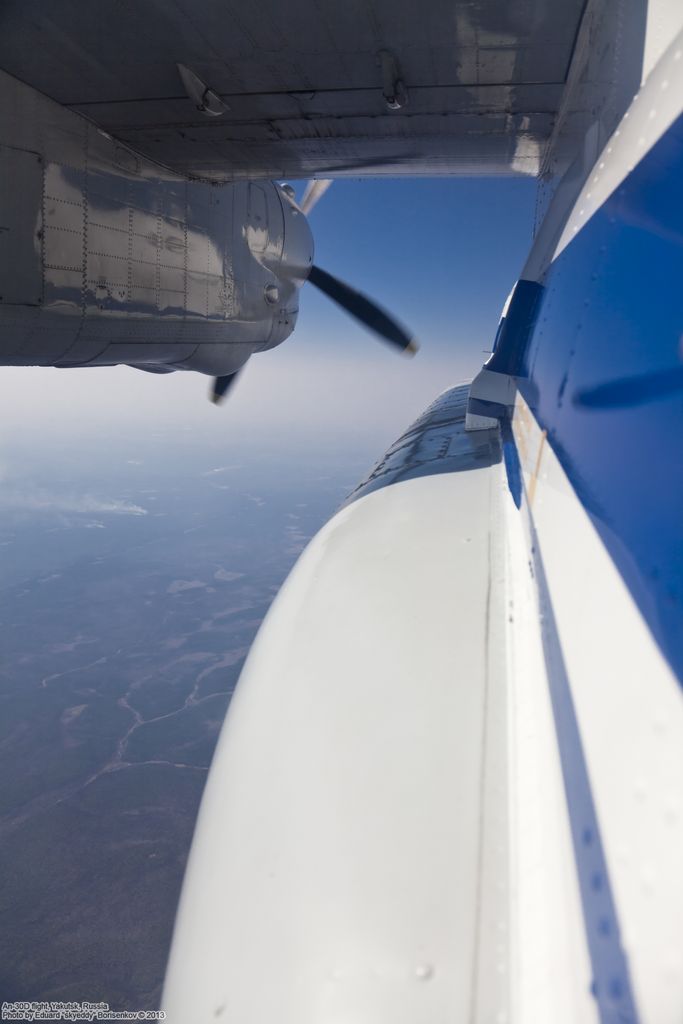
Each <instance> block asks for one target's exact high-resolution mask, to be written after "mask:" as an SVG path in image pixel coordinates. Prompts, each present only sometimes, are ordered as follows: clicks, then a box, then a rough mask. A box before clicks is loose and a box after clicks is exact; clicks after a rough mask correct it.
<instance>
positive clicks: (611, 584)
mask: <svg viewBox="0 0 683 1024" xmlns="http://www.w3.org/2000/svg"><path fill="white" fill-rule="evenodd" d="M513 429H514V432H515V438H516V441H517V446H518V449H519V451H520V454H521V457H522V465H523V470H524V476H525V482H526V489H527V494H528V496H529V506H530V513H531V515H532V516H533V520H534V524H535V527H536V534H537V543H538V545H539V547H540V553H541V556H542V558H543V561H544V565H545V570H546V575H547V579H548V585H549V588H550V592H551V594H552V601H553V610H554V613H555V618H556V622H557V628H558V633H559V639H560V643H561V646H562V652H563V655H564V659H565V662H566V666H567V671H568V674H569V678H570V681H571V686H572V693H573V697H574V703H575V706H576V712H577V717H578V721H579V727H580V731H581V736H582V739H583V743H584V749H585V754H586V760H587V764H588V770H589V774H590V778H591V782H592V788H593V796H594V799H595V802H596V807H597V813H598V819H599V821H600V824H601V828H602V832H603V845H604V847H605V853H606V857H607V862H608V868H609V872H610V877H611V879H612V886H613V889H614V895H615V899H616V904H617V908H618V910H617V912H618V915H619V918H620V922H621V930H622V941H623V944H624V947H625V951H626V954H627V956H628V959H629V964H630V969H631V976H632V981H633V983H634V987H635V990H636V999H637V1003H638V1005H639V1008H640V1011H641V1014H642V1020H643V1021H646V1022H652V1024H679V1022H680V1020H681V1008H682V1007H683V941H682V939H681V927H680V925H681V920H683V872H682V871H681V864H683V801H682V796H681V794H682V793H683V702H682V701H681V692H680V684H679V683H678V682H677V680H676V678H675V677H674V675H673V673H672V671H671V669H670V668H669V666H668V664H667V663H666V661H665V660H664V658H663V656H662V654H661V652H660V650H659V648H658V647H657V645H656V643H655V641H654V639H653V638H652V635H651V634H650V631H649V629H648V627H647V625H646V623H645V622H644V620H643V618H642V616H641V614H640V612H639V611H638V609H637V607H636V605H635V603H634V601H633V598H632V596H631V594H630V592H629V590H628V588H627V587H626V585H625V584H624V581H623V579H622V578H621V576H620V574H619V572H618V570H617V568H616V566H615V565H614V562H613V561H612V559H611V557H610V555H609V554H608V552H607V550H606V548H605V546H604V545H603V543H602V541H601V540H600V538H599V536H598V534H597V532H596V530H595V527H594V526H593V524H592V523H591V521H590V518H589V516H588V514H587V512H586V511H585V509H584V507H583V506H582V504H581V502H580V500H579V499H578V497H577V495H576V493H575V491H574V489H573V488H572V486H571V484H570V482H569V480H568V479H567V477H566V475H565V473H564V471H563V469H562V467H561V465H560V463H559V461H558V459H557V457H556V455H555V454H554V452H553V450H552V448H551V446H550V445H549V444H548V442H547V440H546V437H545V434H544V433H543V432H542V431H541V430H540V428H539V427H538V424H537V423H536V421H535V419H534V417H533V416H532V414H531V412H530V411H529V409H528V407H527V406H526V404H525V403H524V401H523V399H522V398H521V396H519V395H518V396H517V406H516V410H515V419H514V423H513ZM513 579H514V577H513Z"/></svg>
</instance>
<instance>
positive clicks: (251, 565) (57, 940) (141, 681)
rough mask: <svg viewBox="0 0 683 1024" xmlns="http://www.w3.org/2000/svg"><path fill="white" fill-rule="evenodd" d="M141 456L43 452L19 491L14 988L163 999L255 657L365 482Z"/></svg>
mask: <svg viewBox="0 0 683 1024" xmlns="http://www.w3.org/2000/svg"><path fill="white" fill-rule="evenodd" d="M150 444H151V442H150ZM126 454H128V453H126V452H123V453H122V454H121V458H120V459H119V461H118V462H117V459H116V453H115V452H112V453H110V456H109V458H110V462H111V465H110V466H109V467H106V466H103V465H102V464H101V460H100V461H97V460H96V458H95V453H94V454H93V458H92V459H89V458H88V453H87V451H86V453H85V455H84V456H83V457H82V458H81V459H80V461H79V460H77V459H75V458H74V457H72V456H70V455H69V456H68V455H64V460H66V466H65V464H64V460H63V461H62V462H61V463H60V462H59V460H53V462H52V463H48V462H45V463H43V464H41V465H40V466H36V467H34V477H32V476H31V474H30V472H29V469H28V468H27V467H26V461H24V463H22V479H21V481H20V484H21V487H20V488H19V492H18V495H17V490H16V486H17V485H16V481H15V482H14V483H13V482H12V481H11V480H10V483H9V491H8V490H7V488H6V487H5V485H3V487H5V491H4V492H3V491H2V490H1V489H0V512H1V513H2V516H1V518H0V630H1V631H2V637H3V644H2V662H1V664H0V779H1V783H0V921H1V931H0V936H1V937H0V998H1V999H6V1000H18V999H25V1000H29V1001H31V1000H33V1001H35V1000H45V999H55V1000H56V999H61V1000H67V999H71V1000H80V1001H83V1000H90V1001H92V1002H96V1001H98V1000H102V1001H104V1002H107V1003H109V1005H110V1006H111V1007H112V1008H115V1009H130V1010H137V1009H153V1008H156V1007H157V1006H158V1003H159V998H160V992H161V985H162V981H163V974H164V968H165V963H166V957H167V952H168V946H169V943H170V939H171V932H172V927H173V920H174V916H175V910H176V905H177V900H178V895H179V890H180V885H181V881H182V876H183V870H184V867H185V862H186V859H187V855H188V852H189V845H190V841H191V836H192V830H193V826H194V821H195V817H196V813H197V809H198V804H199V800H200V797H201V793H202V789H203V786H204V782H205V779H206V773H207V769H208V767H209V764H210V761H211V756H212V753H213V749H214V746H215V743H216V739H217V736H218V733H219V730H220V727H221V724H222V721H223V718H224V715H225V711H226V708H227V707H228V704H229V701H230V697H231V695H232V692H233V690H234V687H235V685H236V682H237V679H238V676H239V673H240V670H241V667H242V665H243V663H244V660H245V657H246V655H247V653H248V650H249V647H250V644H251V642H252V640H253V637H254V635H255V632H256V630H257V628H258V626H259V624H260V623H261V621H262V619H263V617H264V615H265V614H266V612H267V609H268V607H269V604H270V602H271V600H272V598H273V596H274V594H275V593H276V592H277V590H278V588H279V586H280V584H281V582H282V580H283V578H284V576H285V575H286V573H287V572H288V570H289V568H290V567H291V565H292V564H293V562H294V561H295V559H296V557H297V555H298V554H299V552H300V551H301V550H302V548H303V546H304V545H305V543H306V541H307V540H308V538H309V537H310V536H311V535H312V534H313V533H314V532H315V530H316V529H317V528H318V527H319V526H320V525H321V523H322V522H323V521H324V520H325V519H326V518H327V516H328V515H329V514H330V513H331V512H332V511H333V509H334V507H335V506H336V505H337V504H338V503H339V501H340V500H341V498H342V497H343V495H344V493H345V491H347V490H348V489H349V484H350V483H353V475H352V472H351V471H349V469H348V467H347V468H345V469H344V470H343V471H341V470H339V471H338V473H337V474H336V475H333V476H332V477H330V475H329V467H328V475H326V476H321V475H320V472H319V468H318V467H315V466H312V465H307V466H304V467H298V468H295V467H291V466H290V467H288V470H287V472H286V473H284V472H283V467H282V465H281V464H278V465H274V464H273V465H269V464H268V463H267V461H266V462H265V464H264V461H263V460H262V462H261V465H260V466H259V468H258V470H254V469H253V468H249V469H247V470H244V471H241V469H240V467H239V466H236V467H234V466H233V467H230V466H226V467H223V466H221V465H220V464H217V463H216V461H215V455H214V456H213V464H212V461H211V460H212V457H211V455H206V454H205V453H202V455H201V456H200V455H197V453H194V455H193V457H192V458H188V457H186V459H185V463H184V465H182V466H180V465H179V463H178V459H177V458H175V459H172V458H171V457H170V456H169V457H168V458H165V457H161V456H160V455H159V452H158V450H156V451H155V454H154V457H153V458H152V457H151V456H150V455H149V452H147V453H146V452H145V450H144V448H142V447H141V446H140V445H139V444H138V447H137V449H136V451H135V459H134V460H132V459H131V460H128V459H125V458H124V457H123V456H124V455H126ZM202 459H203V460H204V462H203V463H202ZM119 463H125V464H126V465H128V469H127V470H123V469H121V468H120V466H119ZM146 464H150V466H151V468H150V469H148V470H147V471H146V472H145V471H144V467H145V465H146ZM112 466H113V468H112ZM117 466H119V469H118V470H117V468H116V467H117ZM360 468H361V467H360V466H359V467H358V471H359V470H360ZM250 474H251V475H250ZM356 475H358V473H357V474H356ZM254 477H255V479H254ZM36 478H37V479H39V480H40V485H39V486H38V484H37V483H36V482H35V479H36ZM65 480H68V486H67V484H65V482H64V481H65ZM255 481H256V482H259V481H260V484H261V486H260V489H259V490H258V492H257V493H254V490H255V486H256V482H255ZM13 487H14V491H13V490H12V488H13ZM22 488H23V490H22ZM112 488H116V491H115V494H114V495H113V496H112ZM36 495H37V496H38V497H36ZM65 495H66V497H65ZM79 495H80V497H79ZM84 495H85V497H84ZM3 498H4V505H3Z"/></svg>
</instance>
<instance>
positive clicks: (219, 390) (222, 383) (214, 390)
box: [209, 370, 240, 405]
mask: <svg viewBox="0 0 683 1024" xmlns="http://www.w3.org/2000/svg"><path fill="white" fill-rule="evenodd" d="M239 373H240V371H239V370H237V371H236V372H235V373H226V374H225V376H223V377H214V379H213V385H212V387H211V394H210V395H209V397H210V399H211V401H212V402H213V404H214V405H220V404H221V402H223V400H224V399H225V396H226V395H227V393H228V391H230V389H231V387H232V386H233V384H234V383H235V381H236V379H237V378H238V377H239Z"/></svg>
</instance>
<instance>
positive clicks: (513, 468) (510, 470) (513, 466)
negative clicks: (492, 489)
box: [500, 416, 522, 508]
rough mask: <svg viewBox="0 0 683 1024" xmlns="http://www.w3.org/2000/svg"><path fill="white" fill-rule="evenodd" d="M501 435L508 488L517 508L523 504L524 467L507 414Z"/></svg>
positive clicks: (501, 425)
mask: <svg viewBox="0 0 683 1024" xmlns="http://www.w3.org/2000/svg"><path fill="white" fill-rule="evenodd" d="M500 437H501V441H502V444H503V459H504V461H505V472H506V474H507V481H508V488H509V490H510V494H511V495H512V500H513V501H514V503H515V505H516V506H517V508H521V505H522V467H521V464H520V461H519V454H518V452H517V445H516V444H515V439H514V436H513V434H512V427H511V426H510V420H509V419H508V418H507V416H506V417H505V418H504V419H503V420H502V421H501V424H500Z"/></svg>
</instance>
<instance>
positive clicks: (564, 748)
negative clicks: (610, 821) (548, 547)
mask: <svg viewBox="0 0 683 1024" xmlns="http://www.w3.org/2000/svg"><path fill="white" fill-rule="evenodd" d="M508 430H509V425H508ZM513 446H514V443H513ZM515 451H516V449H515ZM511 489H512V486H511ZM531 539H532V556H533V568H534V575H535V577H536V582H537V586H538V594H539V603H540V611H541V629H542V638H543V652H544V655H545V661H546V668H547V672H548V685H549V688H550V698H551V703H552V708H553V718H554V721H555V733H556V735H557V745H558V748H559V751H560V763H561V765H562V778H563V781H564V790H565V795H566V799H567V810H568V812H569V825H570V828H571V833H572V844H573V847H574V860H575V863H576V871H577V876H578V881H579V890H580V892H581V907H582V911H583V919H584V927H585V930H586V939H587V942H588V952H589V955H590V960H591V969H592V972H593V979H592V985H591V993H592V995H593V997H594V999H595V1001H596V1003H597V1007H598V1012H599V1015H600V1022H601V1024H637V1021H638V1020H639V1017H638V1010H637V1007H636V1003H635V998H634V995H633V989H632V986H631V979H630V974H629V967H628V960H627V958H626V954H625V952H624V949H623V947H622V944H621V936H620V931H619V919H618V916H617V909H616V905H615V902H614V897H613V895H612V888H611V884H610V878H609V872H608V870H607V861H606V859H605V852H604V849H603V846H602V839H601V836H600V826H599V823H598V817H597V813H596V810H595V803H594V801H593V794H592V791H591V785H590V778H589V775H588V767H587V765H586V757H585V754H584V750H583V744H582V742H581V734H580V732H579V725H578V722H577V719H576V711H575V708H574V701H573V699H572V694H571V687H570V685H569V679H568V676H567V669H566V667H565V663H564V658H563V657H562V649H561V647H560V641H559V637H558V634H557V626H556V624H555V616H554V613H553V607H552V602H551V600H550V593H549V589H548V584H547V581H546V576H545V570H544V568H543V561H542V559H541V555H540V552H539V547H538V541H537V539H536V536H535V534H534V531H533V526H532V538H531Z"/></svg>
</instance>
